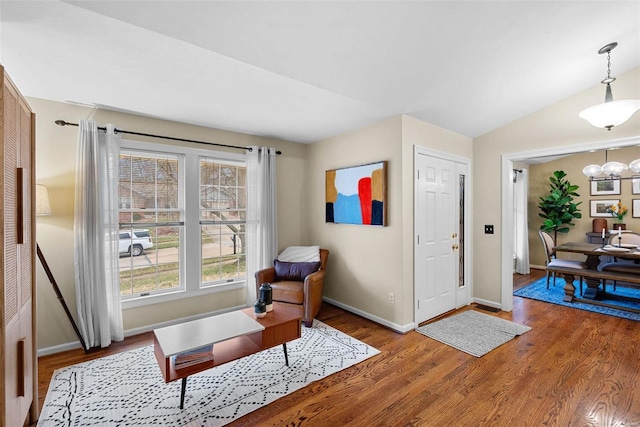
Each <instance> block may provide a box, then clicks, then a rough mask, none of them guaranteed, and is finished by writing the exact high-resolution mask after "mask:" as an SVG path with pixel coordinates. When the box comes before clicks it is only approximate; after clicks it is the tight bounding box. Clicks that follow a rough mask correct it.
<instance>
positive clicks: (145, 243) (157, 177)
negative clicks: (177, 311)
mask: <svg viewBox="0 0 640 427" xmlns="http://www.w3.org/2000/svg"><path fill="white" fill-rule="evenodd" d="M179 165H180V156H177V155H174V154H167V153H146V152H145V153H142V152H137V151H127V150H122V152H121V155H120V174H119V187H118V195H119V198H120V212H119V220H120V224H121V227H120V236H121V238H120V250H119V251H120V288H121V295H122V296H137V295H140V294H143V295H144V294H146V293H152V292H158V291H164V290H167V289H179V288H181V287H182V285H181V283H182V282H181V280H180V235H181V233H183V229H184V226H183V225H174V223H180V222H181V221H182V218H183V214H184V212H183V209H182V205H181V198H180V195H181V186H182V185H183V183H182V182H180V179H181V178H180V173H179V172H180V170H179V168H180V166H179ZM166 223H172V225H171V226H166V225H163V224H166ZM123 236H124V237H125V238H123Z"/></svg>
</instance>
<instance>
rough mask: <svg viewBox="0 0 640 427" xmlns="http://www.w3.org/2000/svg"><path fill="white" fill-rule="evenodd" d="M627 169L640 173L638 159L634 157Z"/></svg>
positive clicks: (639, 161)
mask: <svg viewBox="0 0 640 427" xmlns="http://www.w3.org/2000/svg"><path fill="white" fill-rule="evenodd" d="M629 169H631V170H632V171H634V172H635V173H640V159H636V160H634V161H633V162H631V163H629Z"/></svg>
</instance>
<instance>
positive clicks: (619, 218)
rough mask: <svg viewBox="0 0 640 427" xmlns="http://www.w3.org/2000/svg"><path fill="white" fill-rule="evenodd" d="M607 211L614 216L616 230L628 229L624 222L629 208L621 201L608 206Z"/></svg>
mask: <svg viewBox="0 0 640 427" xmlns="http://www.w3.org/2000/svg"><path fill="white" fill-rule="evenodd" d="M607 212H609V213H610V214H611V216H612V217H613V218H614V220H615V222H614V223H613V229H614V230H618V229H620V230H626V229H627V226H626V224H625V223H624V222H623V221H624V216H625V215H626V214H627V212H628V209H627V208H626V206H624V205H623V204H622V203H621V202H618V203H616V204H615V205H610V206H607Z"/></svg>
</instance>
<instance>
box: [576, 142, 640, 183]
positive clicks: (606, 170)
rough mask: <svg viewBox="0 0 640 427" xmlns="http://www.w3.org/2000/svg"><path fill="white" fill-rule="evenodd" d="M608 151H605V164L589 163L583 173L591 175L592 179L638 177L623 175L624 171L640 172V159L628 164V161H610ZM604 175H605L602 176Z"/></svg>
mask: <svg viewBox="0 0 640 427" xmlns="http://www.w3.org/2000/svg"><path fill="white" fill-rule="evenodd" d="M608 153H609V152H608V151H607V150H605V151H604V162H605V163H604V164H603V165H602V166H600V165H588V166H585V168H584V169H582V173H583V174H585V176H587V177H589V179H590V180H592V181H599V180H612V179H631V178H638V177H637V176H630V177H622V173H623V172H625V171H627V170H631V171H632V172H635V173H640V159H636V160H634V161H633V162H631V163H629V165H628V166H627V164H626V163H622V162H610V161H608V160H609V159H608ZM600 175H604V176H600Z"/></svg>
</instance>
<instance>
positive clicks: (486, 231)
mask: <svg viewBox="0 0 640 427" xmlns="http://www.w3.org/2000/svg"><path fill="white" fill-rule="evenodd" d="M484 234H493V225H485V226H484Z"/></svg>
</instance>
